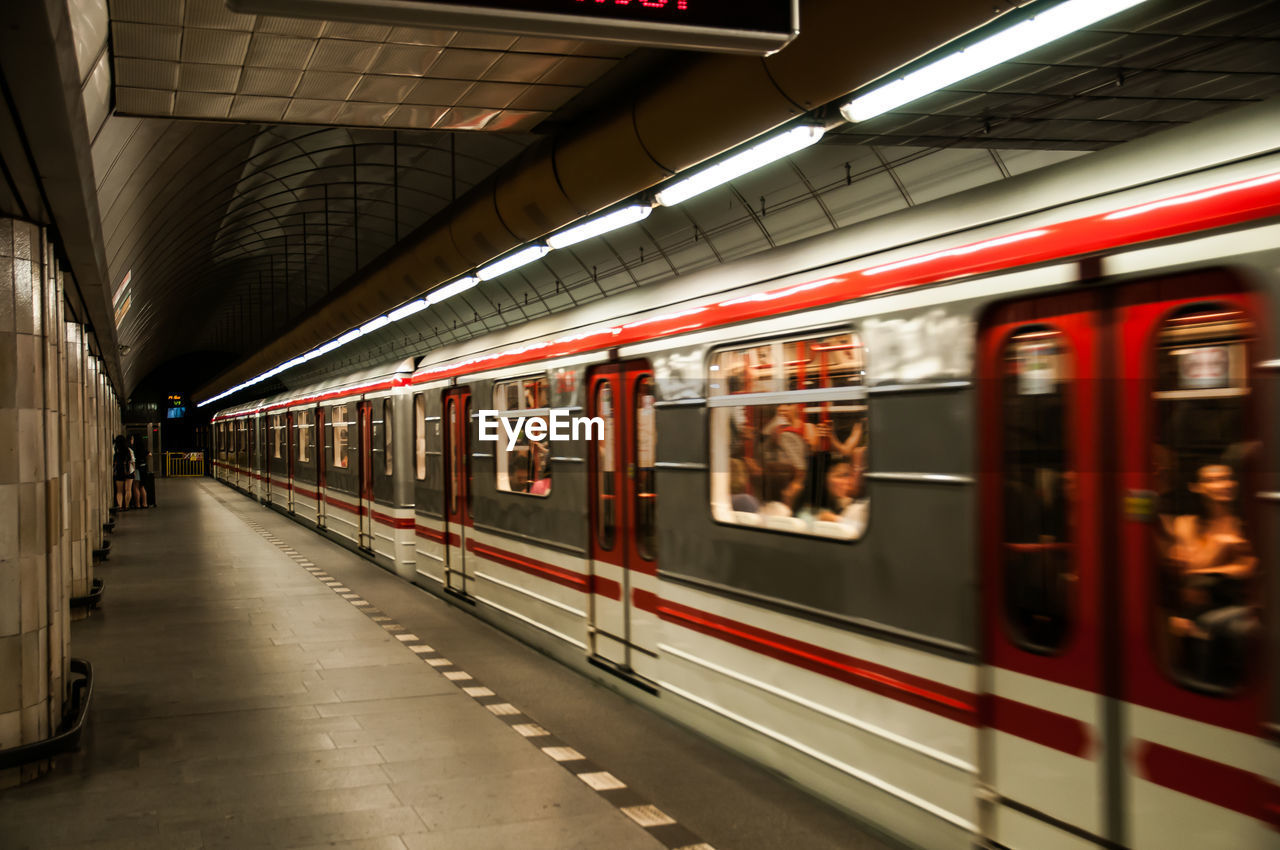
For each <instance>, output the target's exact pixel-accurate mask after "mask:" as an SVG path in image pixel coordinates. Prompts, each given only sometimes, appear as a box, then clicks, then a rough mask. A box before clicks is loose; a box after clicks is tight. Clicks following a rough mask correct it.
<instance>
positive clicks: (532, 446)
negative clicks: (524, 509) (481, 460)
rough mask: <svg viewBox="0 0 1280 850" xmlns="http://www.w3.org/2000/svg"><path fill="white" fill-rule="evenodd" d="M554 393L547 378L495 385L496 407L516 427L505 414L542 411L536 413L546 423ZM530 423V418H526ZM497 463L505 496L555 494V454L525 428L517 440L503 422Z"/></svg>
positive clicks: (499, 429)
mask: <svg viewBox="0 0 1280 850" xmlns="http://www.w3.org/2000/svg"><path fill="white" fill-rule="evenodd" d="M550 400H551V392H550V386H549V384H548V381H547V379H546V378H545V377H540V378H523V379H521V380H518V381H503V382H501V383H497V384H494V386H493V407H494V410H497V411H498V414H499V416H502V418H504V419H506V420H507V424H512V423H513V422H514V420H513V419H512V418H511V417H508V416H503V414H505V413H508V412H510V413H516V415H517V416H519V415H520V413H519V412H521V411H541V413H535V414H533V415H534V416H538V417H540V418H542V419H543V421H546V415H547V409H548V406H549V405H550ZM525 421H526V424H527V423H528V418H527V416H526V420H525ZM494 456H495V458H496V460H497V463H495V464H494V466H495V468H496V469H497V488H498V489H499V490H501V491H502V492H504V493H520V494H522V495H525V496H544V497H545V496H549V495H551V452H550V448H549V446H548V443H547V440H546V439H545V438H544V439H541V440H531V439H529V435H528V434H527V433H526V432H525V430H524V429H523V428H522V429H521V430H520V434H519V436H518V437H516V438H515V439H514V440H512V439H511V435H510V433H509V432H508V431H507V429H506V428H505V427H503V425H502V424H501V423H499V426H498V447H497V451H496V452H495V454H494Z"/></svg>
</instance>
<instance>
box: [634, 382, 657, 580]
mask: <svg viewBox="0 0 1280 850" xmlns="http://www.w3.org/2000/svg"><path fill="white" fill-rule="evenodd" d="M635 393H636V398H635V406H634V410H635V423H634V426H633V431H632V432H633V433H634V434H635V441H636V446H635V458H636V483H635V501H636V503H635V515H636V551H638V552H639V553H640V557H641V558H644V559H645V560H646V561H652V560H653V559H654V557H656V554H657V531H656V530H657V522H656V520H657V510H658V494H657V493H656V492H655V488H654V474H653V473H654V455H655V454H656V451H655V450H656V449H657V442H658V439H657V432H656V431H655V430H654V424H655V419H654V406H653V405H654V401H656V398H655V394H654V389H653V378H652V377H651V376H649V375H646V376H644V377H643V378H641V379H640V380H639V381H637V382H636V388H635Z"/></svg>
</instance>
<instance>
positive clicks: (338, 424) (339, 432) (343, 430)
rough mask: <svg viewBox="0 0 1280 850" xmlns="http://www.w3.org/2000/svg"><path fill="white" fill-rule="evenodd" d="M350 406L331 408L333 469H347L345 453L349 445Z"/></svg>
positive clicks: (341, 405) (351, 423) (352, 423)
mask: <svg viewBox="0 0 1280 850" xmlns="http://www.w3.org/2000/svg"><path fill="white" fill-rule="evenodd" d="M354 424H355V423H354V422H352V421H351V405H349V404H339V405H336V406H335V407H334V408H333V468H334V469H346V468H347V464H348V461H347V452H348V449H349V448H350V445H351V426H352V425H354Z"/></svg>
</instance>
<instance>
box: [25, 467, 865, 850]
mask: <svg viewBox="0 0 1280 850" xmlns="http://www.w3.org/2000/svg"><path fill="white" fill-rule="evenodd" d="M159 488H160V489H159V494H158V498H159V503H160V505H161V506H162V507H160V508H157V509H154V510H146V511H134V512H127V513H123V514H121V515H120V516H119V518H118V522H117V526H116V533H115V535H114V547H113V553H112V556H111V560H110V561H109V562H107V563H106V564H104V565H102V566H101V567H100V575H101V576H102V577H103V578H105V580H106V582H107V596H106V599H105V601H104V604H103V607H102V609H101V610H99V611H97V612H95V613H94V615H93V616H92V617H91V618H90V619H89V620H87V621H84V622H80V623H77V624H76V627H75V629H74V631H73V636H72V654H73V655H76V656H79V657H83V658H87V659H88V660H90V661H91V662H92V663H93V665H94V671H95V680H96V681H95V695H94V702H93V706H92V711H91V716H90V721H89V728H88V730H87V732H86V736H85V739H84V741H83V744H82V748H81V751H80V752H79V753H78V754H75V755H72V756H66V757H63V758H62V759H60V761H59V763H58V765H57V767H56V768H55V770H54V771H53V772H52V773H51V774H50V775H49V776H47V777H45V778H43V779H41V780H39V781H36V782H34V783H32V784H30V785H26V786H23V787H19V788H14V789H11V790H8V791H5V792H3V793H0V846H3V847H4V848H5V850H27V848H30V850H37V848H40V849H41V850H42V849H43V848H55V847H56V848H89V847H92V848H95V850H115V848H131V850H145V848H165V850H189V849H190V850H194V848H250V847H273V848H312V847H315V848H319V847H328V848H333V847H337V848H350V850H426V849H427V848H433V849H434V848H499V847H501V848H512V847H519V848H523V849H524V850H541V848H546V850H561V848H565V850H567V849H568V848H611V849H612V848H619V850H626V848H636V850H642V848H662V847H668V848H677V847H678V848H690V850H692V848H697V850H706V848H718V850H764V848H780V847H805V848H818V850H823V849H824V848H844V849H845V850H847V848H855V850H872V848H882V847H886V846H888V845H886V844H883V843H881V842H880V840H879V839H877V838H873V837H870V836H869V835H867V834H865V833H864V832H863V830H862V828H861V826H860V825H859V824H858V823H857V822H855V821H853V820H852V819H850V818H848V817H847V816H845V815H844V814H842V813H841V812H839V811H837V810H835V809H833V808H830V807H828V806H826V805H825V804H823V803H822V802H820V801H818V800H816V799H814V798H813V797H811V796H809V795H807V794H806V793H804V792H802V791H800V790H798V789H796V788H794V787H793V786H791V785H790V784H788V783H787V781H786V780H785V779H783V778H780V777H777V776H775V775H773V774H770V773H768V772H767V771H764V770H762V769H760V768H757V767H756V766H754V765H752V764H750V763H747V762H744V761H743V760H741V759H740V758H738V757H737V756H734V755H732V754H729V753H727V752H725V751H723V750H721V749H719V748H718V747H716V746H715V745H713V744H711V743H709V742H707V741H706V740H704V739H702V738H700V737H698V736H696V735H694V734H692V733H690V732H688V731H687V730H684V729H682V728H680V727H678V726H675V725H674V724H672V723H670V722H669V721H667V720H665V719H664V718H662V717H659V716H657V715H655V714H653V713H652V712H650V711H648V710H646V709H644V708H641V707H640V706H638V705H635V704H633V703H631V702H628V701H627V700H626V699H624V698H623V697H622V696H620V695H619V694H617V693H615V692H613V691H611V690H609V689H607V688H604V687H602V686H600V685H598V684H596V683H594V682H592V681H590V680H589V679H586V678H584V677H583V676H581V675H579V674H578V673H576V672H574V671H572V670H569V669H568V668H565V667H563V666H561V665H560V664H558V663H556V662H555V661H552V660H551V659H549V658H546V657H545V656H543V655H541V654H539V653H538V652H536V651H534V650H532V649H530V648H529V647H527V646H525V645H523V644H521V643H519V642H517V641H515V640H514V639H512V638H510V637H508V636H507V635H504V634H502V633H500V632H497V631H495V630H493V629H492V628H491V627H489V626H488V625H486V624H484V623H483V622H481V621H480V620H478V619H477V618H475V617H472V616H471V615H470V614H468V613H467V612H465V611H463V610H461V609H460V608H458V607H456V606H453V605H450V604H447V603H445V602H444V601H442V600H439V599H437V598H435V597H433V596H431V595H430V594H428V593H426V592H424V591H422V590H421V589H419V588H416V587H413V586H410V585H408V584H406V583H405V582H403V581H401V580H400V579H397V578H396V577H394V576H392V575H390V574H389V573H387V572H385V571H384V570H382V569H380V568H379V567H377V566H376V565H374V564H372V563H370V562H368V561H366V560H364V559H363V558H361V557H359V556H358V555H356V554H355V553H352V552H350V551H348V550H346V549H343V548H342V547H340V546H338V545H336V544H333V543H331V542H329V541H327V540H324V539H322V538H320V537H318V536H317V535H316V534H314V533H312V532H309V531H307V530H306V529H304V528H302V527H301V526H299V525H297V524H295V523H293V522H292V521H291V520H289V519H287V518H286V517H283V516H281V515H280V514H278V513H276V512H274V511H272V510H270V509H268V508H265V507H263V506H261V505H259V504H257V503H256V502H254V501H251V500H250V499H248V498H246V497H244V496H242V495H240V494H238V493H235V492H233V491H232V490H230V489H228V488H226V487H223V486H222V485H219V484H216V483H214V482H212V481H210V480H166V481H161V482H160V483H159Z"/></svg>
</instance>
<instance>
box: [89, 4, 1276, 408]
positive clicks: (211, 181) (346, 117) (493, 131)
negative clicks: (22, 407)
mask: <svg viewBox="0 0 1280 850" xmlns="http://www.w3.org/2000/svg"><path fill="white" fill-rule="evenodd" d="M935 5H939V4H935ZM941 5H946V4H941ZM971 5H973V6H975V7H976V6H978V5H981V4H971ZM70 6H71V7H72V9H73V14H72V18H73V21H75V20H79V21H80V25H79V27H78V33H77V41H78V44H79V42H80V41H84V42H85V43H86V44H88V43H91V42H92V41H93V40H94V39H95V38H98V37H99V36H100V37H101V39H102V40H103V41H104V42H105V41H106V39H107V34H108V33H109V35H110V50H109V51H107V52H106V53H105V54H99V53H95V51H94V50H93V49H91V47H84V48H82V49H81V51H80V52H81V53H82V54H83V56H84V57H86V58H85V59H83V60H82V61H81V66H82V73H83V77H84V79H85V87H84V92H85V98H86V113H87V114H88V116H89V117H88V119H87V120H88V121H89V123H90V133H91V136H92V138H93V148H92V152H93V168H94V172H95V175H96V184H97V185H96V188H97V200H98V207H99V212H100V216H101V221H102V236H103V240H104V243H105V251H106V257H107V265H108V269H109V279H110V282H111V287H110V288H111V290H112V291H113V292H114V291H116V289H117V287H119V286H120V284H121V282H122V281H124V280H125V279H126V277H127V278H128V280H129V288H130V290H131V306H130V307H129V308H128V310H127V312H126V313H125V315H123V316H122V317H121V321H120V324H119V328H118V334H119V340H120V342H121V344H122V345H124V346H127V354H126V355H125V356H124V360H123V362H124V370H125V380H126V384H127V385H128V386H133V385H135V384H136V383H137V382H138V381H139V380H141V379H142V378H143V377H144V376H145V375H146V374H147V373H149V372H150V371H152V370H153V369H155V368H156V367H157V366H159V365H160V364H162V363H164V362H166V361H169V360H172V359H174V358H177V357H180V356H183V355H186V354H189V353H191V352H193V351H210V352H220V354H221V356H222V357H224V358H226V359H230V360H235V359H239V358H245V357H250V356H251V355H253V354H254V352H257V351H259V350H260V349H262V348H263V347H264V346H265V345H266V344H268V343H270V342H271V341H272V340H275V339H277V338H279V337H280V336H281V335H282V334H284V333H286V332H288V331H289V330H290V329H292V328H294V327H295V326H297V325H299V324H300V323H304V322H307V321H310V320H311V319H309V318H308V317H314V316H315V315H316V313H317V311H323V310H324V309H325V308H324V305H325V304H327V303H329V302H331V301H332V300H333V298H334V294H335V293H338V292H342V291H344V290H346V289H348V288H350V287H352V286H358V285H359V284H360V281H361V280H362V278H364V277H366V276H367V275H368V274H369V272H370V270H372V269H377V268H379V267H380V266H381V265H384V264H385V262H386V260H387V258H388V257H389V256H392V255H394V254H395V252H396V251H398V250H403V248H404V246H405V245H406V244H409V243H411V242H412V240H414V239H415V238H418V237H420V236H421V234H423V233H425V232H427V231H428V230H430V228H431V227H434V226H438V225H439V223H440V222H441V221H446V220H448V218H449V217H450V216H452V215H454V214H455V211H456V210H458V209H459V206H460V202H465V199H466V198H467V197H468V193H469V192H471V191H472V190H473V189H476V188H477V187H482V186H483V185H484V184H485V183H486V181H490V180H492V179H494V176H495V174H509V173H515V172H518V169H519V168H520V167H522V163H523V161H524V158H525V157H528V156H529V155H530V152H531V151H536V150H539V149H542V148H544V147H546V146H548V145H550V146H552V147H553V148H554V147H556V146H557V145H560V144H562V142H561V140H562V139H565V138H569V137H570V135H569V134H570V133H571V132H573V131H574V128H581V127H582V126H584V125H586V124H590V123H591V122H592V121H593V120H595V119H596V118H598V117H600V116H606V115H610V114H612V112H611V110H616V108H617V105H618V104H619V103H625V102H629V101H633V100H635V99H636V98H638V97H641V96H643V95H645V94H646V93H647V92H649V91H651V89H652V87H653V86H655V85H667V86H679V85H680V80H681V76H680V70H681V69H682V68H684V67H686V66H691V64H692V63H694V62H696V61H702V62H704V63H705V62H706V61H709V60H703V59H699V58H697V57H694V56H693V55H692V54H689V53H686V52H676V51H659V50H649V49H640V50H635V49H628V48H620V47H618V46H616V45H605V44H600V43H587V42H574V41H569V40H564V39H547V38H531V37H528V36H501V35H494V34H484V33H466V32H456V31H442V30H430V29H414V28H406V27H391V26H381V25H352V24H344V23H337V22H326V21H310V20H308V21H302V20H292V19H281V18H269V17H264V16H253V15H238V14H234V13H231V12H228V11H227V10H226V8H225V6H224V5H223V0H70ZM819 6H821V7H825V13H826V14H828V15H831V14H838V15H844V16H845V17H846V18H847V30H846V31H845V32H844V33H837V34H836V35H842V36H843V38H835V37H833V35H832V34H830V33H827V34H824V37H825V41H824V42H823V43H824V44H827V45H841V44H842V45H843V47H844V49H843V50H839V51H837V50H835V49H834V47H832V48H831V49H830V50H829V51H828V52H829V55H827V56H826V57H825V59H824V61H825V62H826V63H827V65H826V67H829V68H830V69H831V72H832V74H833V76H835V77H837V78H839V77H840V72H841V69H842V68H843V67H844V66H843V65H842V63H847V62H851V61H854V60H852V59H850V58H849V57H848V56H847V55H846V54H852V53H854V52H856V48H857V46H858V45H859V44H862V43H869V42H870V41H871V40H872V39H875V38H876V32H875V30H874V27H873V26H871V24H875V23H876V21H877V20H879V18H882V17H884V16H885V15H886V14H891V10H890V12H886V11H884V10H879V11H870V12H869V11H867V10H861V11H860V8H861V4H847V3H843V2H839V0H812V2H804V3H802V4H801V27H802V30H803V29H804V21H805V19H806V18H805V15H806V11H808V10H810V9H811V7H812V8H814V9H816V8H817V7H819ZM984 8H985V9H986V11H985V12H983V14H989V7H984ZM832 10H835V11H834V12H833V11H832ZM860 23H865V24H867V26H865V27H863V28H860V26H859V24H860ZM952 34H953V35H958V34H959V31H955V32H953V33H952ZM81 35H83V38H81ZM810 38H811V39H812V38H814V37H813V36H810ZM939 40H942V39H935V43H936V42H937V41H939ZM1278 40H1280V4H1278V3H1277V2H1275V0H1147V2H1146V3H1142V4H1140V5H1139V6H1137V7H1135V8H1134V9H1131V10H1129V11H1127V12H1125V13H1122V14H1121V15H1118V16H1116V17H1115V18H1113V19H1110V20H1108V21H1105V22H1103V23H1102V24H1099V25H1096V26H1095V27H1093V28H1090V29H1089V30H1086V31H1084V32H1081V33H1077V34H1075V35H1073V36H1070V37H1068V38H1066V39H1063V40H1062V41H1061V42H1059V43H1057V44H1054V45H1051V46H1049V47H1045V48H1042V49H1040V50H1037V51H1035V52H1033V53H1032V54H1028V55H1026V56H1023V57H1020V58H1019V59H1017V60H1015V61H1013V62H1009V63H1005V64H1004V65H1001V66H998V67H997V68H995V69H992V70H991V71H989V72H986V73H984V74H982V75H979V76H978V77H976V78H973V79H970V80H967V81H965V82H964V83H963V84H961V85H958V86H956V87H953V88H951V89H948V90H946V91H942V92H939V93H937V94H935V95H932V96H930V97H928V98H925V99H923V100H921V101H918V102H916V103H914V104H911V105H909V106H908V107H904V108H902V109H900V110H898V111H895V112H893V113H890V114H888V115H884V116H881V117H880V118H877V119H874V120H872V121H869V122H866V123H864V124H860V125H840V126H837V127H835V128H834V129H833V130H832V131H831V132H830V133H829V134H828V136H827V137H826V139H825V140H824V142H823V143H821V144H820V145H818V146H816V147H814V148H811V149H809V150H807V151H804V152H802V153H801V154H798V155H796V156H794V157H792V158H790V160H789V161H787V162H785V163H779V164H776V165H775V166H773V167H771V168H769V169H766V170H764V171H762V172H760V173H758V174H755V175H751V176H749V177H748V178H744V179H743V180H740V181H737V182H735V183H734V184H733V185H731V186H728V187H724V188H723V189H721V190H718V191H717V192H714V193H711V194H710V195H708V196H707V197H706V198H704V199H700V200H699V201H697V202H695V203H690V204H688V205H684V206H681V207H680V208H678V209H672V210H659V211H658V212H655V213H654V215H653V216H651V217H650V219H649V220H648V221H646V222H645V223H644V224H643V226H640V227H636V228H633V229H631V230H629V231H625V232H620V233H619V234H617V235H613V236H609V237H606V238H602V239H597V240H594V241H592V242H590V243H584V244H582V245H581V246H575V248H574V249H572V250H569V251H562V252H555V253H553V254H552V255H549V256H548V257H547V258H546V259H545V260H543V261H542V262H540V263H536V264H534V265H533V266H529V267H526V269H523V270H520V271H517V272H514V273H512V274H510V275H507V276H504V277H502V278H499V279H496V280H494V281H490V282H488V283H486V284H484V285H482V286H481V287H479V288H477V289H476V290H473V291H471V292H469V293H466V295H465V297H464V299H463V300H460V301H457V302H450V303H446V304H441V305H439V306H438V307H436V308H433V309H432V310H429V311H426V312H424V313H422V314H420V315H419V316H416V317H414V320H413V324H412V325H411V326H410V327H411V328H412V330H414V331H416V335H417V338H418V342H417V343H416V346H417V350H419V351H425V350H429V349H430V348H431V347H433V346H434V345H438V344H440V343H441V342H443V341H446V340H448V341H456V340H457V339H460V338H462V339H465V338H467V337H469V336H474V335H476V334H478V333H483V332H484V331H485V330H492V329H494V328H497V327H502V326H505V325H509V324H513V323H516V322H520V321H525V320H528V319H530V318H533V317H536V316H539V315H545V314H547V313H551V312H555V311H557V310H560V309H564V308H565V307H567V306H571V305H573V304H575V303H583V302H585V301H589V300H592V299H595V298H601V297H606V296H607V295H608V294H610V293H612V292H616V291H619V290H622V289H627V288H633V287H639V286H644V285H645V284H646V283H649V282H653V281H658V280H663V279H667V278H670V277H672V276H678V275H681V274H685V273H687V272H689V271H691V270H694V269H697V268H702V267H705V266H706V265H708V264H714V263H722V262H726V261H727V260H729V259H731V258H734V257H739V256H742V255H745V254H749V253H752V252H755V251H760V250H764V249H767V248H769V247H770V246H774V245H779V244H784V243H787V242H790V241H794V240H796V239H799V238H803V237H805V236H808V235H812V234H816V233H820V232H824V231H829V230H832V229H836V228H840V227H845V226H848V225H850V224H851V223H854V222H856V221H859V220H863V219H865V218H868V217H870V216H873V215H876V214H879V213H881V212H884V211H888V210H892V209H895V208H900V207H903V206H907V205H911V204H915V203H920V202H921V201H923V200H927V199H929V198H932V197H938V196H940V195H943V194H948V193H950V192H954V191H958V190H960V189H962V188H965V187H967V186H972V185H976V184H978V183H982V182H989V181H992V180H999V179H1002V178H1003V177H1006V176H1008V175H1010V174H1014V173H1017V172H1019V171H1021V170H1026V169H1029V168H1033V167H1037V166H1038V165H1041V164H1045V163H1048V162H1054V161H1058V160H1060V159H1063V158H1066V157H1070V156H1075V155H1079V154H1080V153H1081V152H1087V151H1090V150H1097V149H1100V148H1103V147H1107V146H1110V145H1113V144H1117V143H1120V142H1123V141H1126V140H1129V139H1132V138H1137V137H1139V136H1142V135H1145V134H1147V133H1150V132H1153V131H1155V130H1158V129H1161V128H1163V127H1167V126H1173V125H1176V124H1179V123H1185V122H1188V121H1192V120H1196V119H1197V118H1201V117H1204V116H1207V115H1211V114H1212V113H1214V112H1216V111H1220V110H1222V109H1226V108H1229V107H1230V106H1232V105H1236V104H1240V103H1244V102H1248V101H1252V100H1258V99H1262V98H1265V97H1269V96H1273V95H1275V94H1277V93H1280V50H1277V49H1276V47H1277V42H1278ZM788 49H792V48H788ZM919 52H920V51H916V54H912V55H917V54H918V53H919ZM779 55H780V56H783V55H785V51H784V52H783V54H779ZM104 56H105V57H106V58H105V61H106V62H107V65H106V66H105V67H106V68H107V70H108V71H109V75H108V78H109V84H108V86H107V87H106V89H105V92H106V99H105V100H103V101H102V103H101V104H100V105H99V106H97V107H95V106H93V105H92V104H93V103H96V101H95V97H96V96H97V94H96V93H100V92H102V91H104V89H103V87H102V80H101V77H102V74H103V71H102V70H101V69H102V68H103V67H104V65H103V61H104V60H103V59H102V57H104ZM907 58H910V57H907ZM741 61H742V60H740V59H739V58H736V57H735V58H734V59H732V60H728V59H726V60H725V65H724V67H726V68H734V67H745V66H739V65H731V64H729V63H730V62H741ZM756 61H757V62H758V60H756ZM902 61H905V60H902V59H900V60H898V62H897V64H901V62H902ZM702 67H705V65H704V66H702ZM849 73H851V72H849ZM725 77H726V79H725V84H726V85H732V83H733V77H732V75H731V74H730V75H725ZM861 82H862V83H868V82H871V80H870V79H862V80H861ZM855 85H856V84H854V83H851V84H850V85H849V86H847V88H853V87H855ZM841 93H843V92H841ZM700 96H708V97H709V96H710V93H708V92H707V91H705V90H704V91H703V92H702V93H701V94H700ZM802 106H803V109H807V110H810V111H811V114H829V113H823V112H822V110H821V109H820V107H821V106H822V105H821V104H805V105H802ZM815 108H817V112H816V113H815V112H813V111H812V110H813V109H815ZM99 113H101V114H100V115H99ZM779 120H780V119H779ZM763 129H767V126H765V127H760V128H759V130H763ZM604 161H605V162H606V163H607V158H606V159H605V160H604ZM620 199H621V198H615V200H620ZM433 282H435V281H434V280H432V279H431V278H430V275H424V276H423V278H422V280H421V283H422V284H423V286H424V287H425V286H426V285H430V284H431V283H433ZM387 306H394V305H393V304H392V305H387ZM365 318H369V317H365ZM387 345H388V343H387V339H383V338H379V337H378V336H377V335H374V336H372V337H371V338H370V339H368V340H363V341H362V342H361V344H359V345H357V346H354V347H352V348H351V350H349V351H348V350H346V349H344V350H343V352H342V355H341V357H337V356H335V357H334V358H332V359H331V360H329V361H316V362H314V363H313V364H308V365H309V367H310V368H309V369H307V370H306V371H304V372H299V373H298V374H296V375H293V374H292V373H291V376H290V378H289V379H290V380H291V381H297V380H304V379H306V378H307V377H308V375H311V376H314V375H315V374H316V373H317V372H318V371H323V370H325V369H333V368H338V367H340V366H342V367H345V366H346V365H349V364H350V363H354V362H362V363H363V362H371V361H372V360H376V359H377V358H379V357H385V356H387V355H388V354H389V353H390V352H389V351H388V350H387ZM270 365H273V364H267V366H268V367H269V366H270ZM262 389H264V390H265V389H268V387H265V386H264V387H262Z"/></svg>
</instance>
